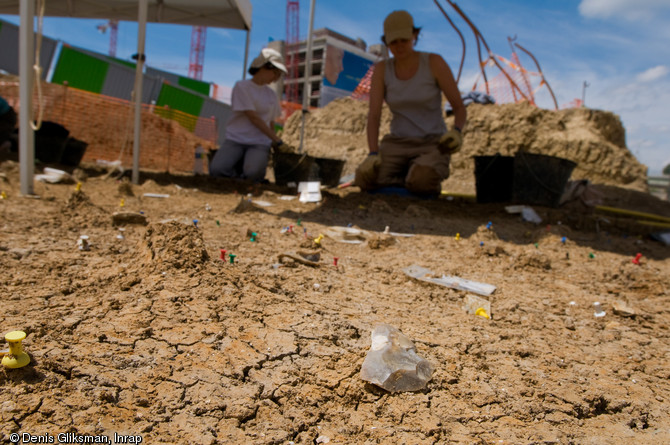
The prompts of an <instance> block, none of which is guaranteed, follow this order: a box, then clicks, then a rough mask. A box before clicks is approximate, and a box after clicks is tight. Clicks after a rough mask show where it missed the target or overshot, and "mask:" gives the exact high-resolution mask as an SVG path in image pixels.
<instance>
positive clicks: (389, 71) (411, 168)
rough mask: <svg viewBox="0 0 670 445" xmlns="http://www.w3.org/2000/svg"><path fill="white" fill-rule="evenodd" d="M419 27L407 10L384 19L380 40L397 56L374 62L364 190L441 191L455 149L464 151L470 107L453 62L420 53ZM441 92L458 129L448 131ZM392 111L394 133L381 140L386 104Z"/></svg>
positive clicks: (361, 178)
mask: <svg viewBox="0 0 670 445" xmlns="http://www.w3.org/2000/svg"><path fill="white" fill-rule="evenodd" d="M419 31H420V28H416V27H414V20H413V19H412V16H411V15H410V14H409V13H408V12H407V11H394V12H392V13H391V14H389V15H388V16H387V17H386V20H384V36H383V37H382V40H383V41H384V43H385V44H386V45H387V46H388V48H389V50H390V51H391V53H392V54H393V58H391V59H388V60H385V61H382V62H379V63H377V64H376V65H375V69H374V73H373V75H372V82H371V87H370V109H369V112H368V125H367V138H368V149H369V151H370V153H369V155H368V157H367V158H366V159H365V160H364V161H363V163H362V164H361V165H360V166H359V167H358V169H357V170H356V179H355V184H356V185H357V186H359V187H361V189H363V190H374V189H376V188H380V187H388V186H400V187H405V188H407V190H409V191H410V192H413V193H417V194H422V195H434V194H439V193H440V183H441V182H442V180H444V179H446V178H448V177H449V161H450V158H451V153H454V152H456V151H458V150H459V149H460V146H461V131H462V130H463V127H464V126H465V122H466V110H465V106H464V105H463V102H462V100H461V96H460V93H459V91H458V86H457V85H456V81H455V80H454V76H453V74H452V72H451V69H450V68H449V65H447V63H446V62H445V61H444V59H443V58H442V57H441V56H440V55H438V54H432V53H425V52H420V51H416V50H415V48H414V46H415V44H416V41H417V39H418V36H419ZM442 94H444V96H445V97H446V98H447V100H448V101H449V103H450V104H451V106H452V108H453V111H454V116H455V120H454V128H453V129H451V130H450V131H447V128H446V125H445V123H444V119H443V115H442ZM384 101H386V103H387V104H388V106H389V108H390V110H391V113H392V119H391V131H390V133H389V134H387V135H385V136H384V137H383V138H382V140H381V142H379V124H380V118H381V110H382V103H383V102H384Z"/></svg>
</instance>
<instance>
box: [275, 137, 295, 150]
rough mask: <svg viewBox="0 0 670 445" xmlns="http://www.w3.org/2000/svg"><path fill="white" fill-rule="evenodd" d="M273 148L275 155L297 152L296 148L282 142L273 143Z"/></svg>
mask: <svg viewBox="0 0 670 445" xmlns="http://www.w3.org/2000/svg"><path fill="white" fill-rule="evenodd" d="M271 147H272V151H273V152H274V153H295V151H296V150H295V147H293V146H291V145H288V144H286V143H284V141H282V140H279V141H276V142H273V143H272V145H271Z"/></svg>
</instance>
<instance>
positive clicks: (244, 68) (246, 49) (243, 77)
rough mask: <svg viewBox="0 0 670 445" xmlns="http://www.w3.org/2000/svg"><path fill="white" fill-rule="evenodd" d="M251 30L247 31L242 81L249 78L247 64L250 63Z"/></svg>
mask: <svg viewBox="0 0 670 445" xmlns="http://www.w3.org/2000/svg"><path fill="white" fill-rule="evenodd" d="M250 35H251V30H250V29H247V43H246V44H245V45H244V65H242V80H245V79H246V78H247V62H249V36H250Z"/></svg>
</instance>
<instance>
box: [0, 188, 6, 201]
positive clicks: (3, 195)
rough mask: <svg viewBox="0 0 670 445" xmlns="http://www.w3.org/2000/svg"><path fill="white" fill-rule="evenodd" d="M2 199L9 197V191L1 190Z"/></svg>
mask: <svg viewBox="0 0 670 445" xmlns="http://www.w3.org/2000/svg"><path fill="white" fill-rule="evenodd" d="M0 199H7V193H5V191H4V190H3V191H2V192H0Z"/></svg>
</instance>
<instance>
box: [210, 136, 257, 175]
mask: <svg viewBox="0 0 670 445" xmlns="http://www.w3.org/2000/svg"><path fill="white" fill-rule="evenodd" d="M269 157H270V146H269V145H263V144H260V145H250V144H240V143H239V142H235V141H230V140H226V141H224V142H223V144H222V145H221V147H220V148H219V149H218V150H217V151H216V154H215V155H214V158H213V159H212V162H211V163H210V165H209V175H210V176H223V177H228V178H242V179H250V180H252V181H262V180H263V179H264V178H265V171H266V170H267V167H268V160H269Z"/></svg>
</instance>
